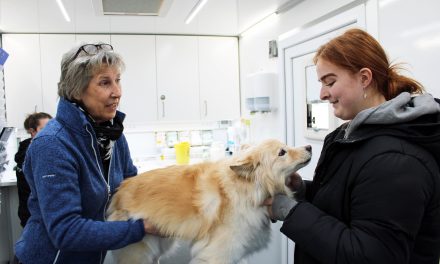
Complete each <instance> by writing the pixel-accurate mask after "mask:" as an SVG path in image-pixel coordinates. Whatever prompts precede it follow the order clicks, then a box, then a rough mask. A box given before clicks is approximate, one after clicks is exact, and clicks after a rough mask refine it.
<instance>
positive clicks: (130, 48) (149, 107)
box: [111, 35, 157, 124]
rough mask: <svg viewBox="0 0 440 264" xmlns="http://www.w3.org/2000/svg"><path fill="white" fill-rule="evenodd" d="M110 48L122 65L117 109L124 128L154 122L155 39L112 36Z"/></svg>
mask: <svg viewBox="0 0 440 264" xmlns="http://www.w3.org/2000/svg"><path fill="white" fill-rule="evenodd" d="M111 44H112V45H113V48H114V51H115V52H117V53H119V54H120V55H121V56H122V58H123V59H124V62H125V71H124V72H123V73H122V75H121V84H122V99H121V104H120V109H121V111H123V112H124V113H125V114H127V116H126V119H125V122H124V123H125V124H142V123H146V122H151V121H156V120H157V91H156V51H155V45H156V44H155V36H148V35H112V37H111Z"/></svg>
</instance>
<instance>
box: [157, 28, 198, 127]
mask: <svg viewBox="0 0 440 264" xmlns="http://www.w3.org/2000/svg"><path fill="white" fill-rule="evenodd" d="M156 58H157V63H156V66H157V92H158V94H157V95H158V98H157V99H158V105H159V107H158V108H159V111H158V112H159V120H166V121H184V120H199V119H200V104H199V102H200V99H199V98H200V97H199V74H198V38H197V37H193V36H156Z"/></svg>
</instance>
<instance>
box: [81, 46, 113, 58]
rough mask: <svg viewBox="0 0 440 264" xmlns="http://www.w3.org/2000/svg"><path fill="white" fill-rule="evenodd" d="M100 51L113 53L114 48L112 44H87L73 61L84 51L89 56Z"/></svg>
mask: <svg viewBox="0 0 440 264" xmlns="http://www.w3.org/2000/svg"><path fill="white" fill-rule="evenodd" d="M100 50H103V51H113V46H112V45H110V44H105V43H103V44H85V45H82V46H81V47H79V49H78V51H77V52H76V53H75V56H73V59H72V61H73V60H75V59H76V58H77V57H78V55H79V54H80V53H81V52H82V51H83V52H84V53H85V54H87V55H96V54H98V52H99V51H100Z"/></svg>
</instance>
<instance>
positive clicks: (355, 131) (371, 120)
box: [344, 92, 440, 166]
mask: <svg viewBox="0 0 440 264" xmlns="http://www.w3.org/2000/svg"><path fill="white" fill-rule="evenodd" d="M377 135H391V136H396V137H400V138H403V139H405V140H407V141H410V142H412V143H414V144H417V145H420V146H422V147H423V148H425V149H427V150H428V151H429V152H430V153H431V154H432V155H433V156H434V157H435V159H436V160H437V163H438V164H439V166H440V100H439V99H435V98H433V97H432V95H430V94H421V95H417V96H411V95H410V94H409V93H407V92H404V93H401V94H400V95H399V96H397V97H395V98H393V99H391V100H389V101H386V102H385V103H383V104H381V105H379V106H377V107H375V108H369V109H366V110H364V111H362V112H360V113H359V114H358V115H357V116H356V117H355V118H354V119H353V120H352V121H350V123H348V126H347V127H346V129H345V135H344V140H349V141H351V140H359V139H365V138H370V137H373V136H377Z"/></svg>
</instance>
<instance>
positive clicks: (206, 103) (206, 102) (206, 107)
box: [203, 100, 208, 117]
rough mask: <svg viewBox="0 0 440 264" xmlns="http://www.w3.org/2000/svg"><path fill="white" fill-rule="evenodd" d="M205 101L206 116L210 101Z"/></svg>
mask: <svg viewBox="0 0 440 264" xmlns="http://www.w3.org/2000/svg"><path fill="white" fill-rule="evenodd" d="M203 102H204V103H205V117H207V116H208V101H206V100H204V101H203Z"/></svg>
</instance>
